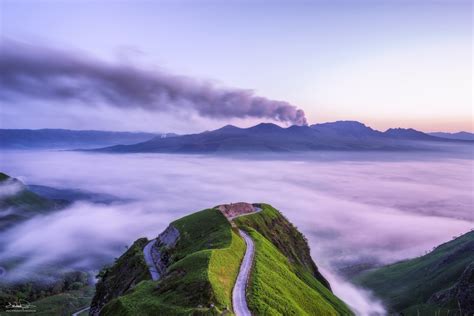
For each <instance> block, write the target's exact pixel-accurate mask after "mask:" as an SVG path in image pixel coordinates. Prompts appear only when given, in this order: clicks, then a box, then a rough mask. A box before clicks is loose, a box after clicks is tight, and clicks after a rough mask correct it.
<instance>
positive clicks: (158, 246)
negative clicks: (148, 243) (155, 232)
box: [151, 225, 179, 276]
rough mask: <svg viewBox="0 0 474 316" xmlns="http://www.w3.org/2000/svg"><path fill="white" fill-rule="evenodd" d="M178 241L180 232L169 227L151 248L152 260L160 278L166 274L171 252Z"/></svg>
mask: <svg viewBox="0 0 474 316" xmlns="http://www.w3.org/2000/svg"><path fill="white" fill-rule="evenodd" d="M178 239H179V231H178V230H177V229H176V228H175V227H174V226H173V225H169V226H168V227H167V228H166V229H165V230H164V231H163V232H162V233H161V234H160V235H159V236H158V237H157V238H156V242H155V243H154V244H153V246H152V247H151V258H152V260H153V263H154V264H155V267H156V271H157V272H158V273H159V275H160V276H162V275H164V274H165V272H166V269H167V268H168V266H169V264H170V256H169V250H170V249H172V248H173V247H174V246H175V245H176V243H177V242H178Z"/></svg>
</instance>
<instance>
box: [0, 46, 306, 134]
mask: <svg viewBox="0 0 474 316" xmlns="http://www.w3.org/2000/svg"><path fill="white" fill-rule="evenodd" d="M0 51H1V54H0V85H1V86H2V89H1V90H0V99H3V100H4V101H5V100H8V101H9V102H6V103H7V104H13V103H17V104H20V103H21V102H15V101H21V100H23V101H24V100H25V99H35V100H45V101H52V102H54V103H56V104H58V106H65V105H64V104H66V103H68V102H69V103H70V101H73V102H74V103H79V104H85V105H90V106H92V105H102V104H105V105H108V106H113V107H117V108H124V109H130V108H140V109H144V110H148V111H158V112H177V111H182V110H185V111H186V110H193V111H195V112H196V113H198V115H200V116H202V117H209V118H216V119H233V118H259V119H272V120H275V121H280V122H285V123H290V124H296V125H303V124H307V122H306V118H305V114H304V111H303V110H301V109H298V108H297V107H296V106H294V105H291V104H289V103H288V102H285V101H274V100H269V99H267V98H265V97H261V96H257V95H255V94H254V92H253V91H251V90H242V89H228V88H221V87H218V86H216V85H213V84H211V83H208V82H203V81H198V80H195V79H191V78H187V77H183V76H176V75H171V74H168V73H165V72H163V71H159V70H153V71H152V70H148V69H141V68H138V67H136V66H132V65H129V64H112V63H107V62H103V61H101V60H98V59H94V58H90V57H86V56H83V55H80V54H77V53H71V52H68V51H61V50H57V49H51V48H46V47H39V46H31V45H25V44H19V43H17V42H13V41H7V40H3V41H2V44H1V46H0Z"/></svg>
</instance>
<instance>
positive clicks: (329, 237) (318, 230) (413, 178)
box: [0, 151, 474, 315]
mask: <svg viewBox="0 0 474 316" xmlns="http://www.w3.org/2000/svg"><path fill="white" fill-rule="evenodd" d="M282 158H284V159H282ZM2 166H3V168H5V170H4V171H5V172H7V173H9V174H11V175H12V176H15V177H19V178H20V179H21V180H23V181H25V182H27V183H37V184H43V185H49V186H53V187H69V188H80V189H84V190H89V191H95V192H101V193H108V194H113V195H116V196H120V197H122V198H131V199H133V200H134V201H133V202H130V203H127V204H123V205H109V206H104V205H91V204H87V203H79V204H75V205H73V206H72V207H70V208H68V209H66V210H64V211H61V212H58V213H55V214H51V215H47V216H45V217H37V218H35V219H32V220H30V221H28V222H25V223H23V224H21V225H19V226H17V227H14V228H13V229H11V230H9V231H6V232H3V233H0V261H2V260H5V259H7V258H12V257H24V258H26V260H25V261H24V262H23V264H22V265H21V266H20V267H19V269H17V270H16V271H7V275H9V274H10V275H11V274H18V275H21V274H24V273H26V272H28V271H29V272H32V273H34V271H35V267H37V266H38V265H42V264H50V263H54V262H63V265H64V267H65V268H87V267H89V268H97V267H98V266H100V265H101V264H102V263H104V262H106V261H109V262H110V261H111V260H112V258H113V257H116V256H118V255H120V254H121V253H122V252H123V250H124V247H125V246H126V245H130V243H131V242H133V241H134V240H135V239H137V238H139V237H142V236H147V237H154V236H156V235H157V234H159V233H160V232H161V231H162V230H163V229H164V228H165V227H166V225H167V224H168V223H169V222H170V221H171V220H173V219H176V218H179V217H181V216H183V215H185V214H189V213H192V212H194V211H197V210H200V209H204V208H207V207H209V206H213V205H217V204H220V203H228V202H233V201H250V202H268V203H271V204H273V205H274V206H275V207H277V208H278V209H280V210H281V211H282V212H284V214H285V216H287V217H288V218H289V219H290V220H291V221H292V222H294V223H295V224H296V225H297V226H298V227H299V229H300V230H301V231H303V232H304V234H305V235H306V236H307V237H308V240H309V242H310V246H311V250H312V254H313V258H314V259H315V262H316V263H317V264H318V265H319V266H320V267H322V268H323V269H324V270H323V271H326V273H325V275H327V276H328V277H329V278H330V280H331V281H332V282H333V283H334V284H333V288H334V290H335V293H336V294H337V295H339V296H340V297H342V298H343V299H344V300H347V301H348V302H350V305H351V307H352V308H353V309H354V310H357V311H358V312H359V314H360V315H370V314H374V313H375V314H377V313H380V311H381V309H382V307H381V305H380V304H379V303H377V300H375V299H374V298H372V297H371V296H370V295H369V294H367V293H366V292H364V291H360V290H358V289H356V288H354V287H353V286H352V285H350V284H349V283H347V282H345V281H343V280H341V278H340V277H338V276H337V275H336V273H335V272H334V270H335V269H337V268H339V267H344V266H346V265H349V264H353V263H357V262H361V261H363V262H366V261H367V260H370V261H371V262H380V263H389V262H393V261H396V260H399V259H403V258H407V257H414V256H418V255H421V254H423V253H424V252H425V251H428V250H430V249H431V248H432V247H434V246H436V245H438V244H440V243H442V242H445V241H447V240H450V239H451V238H452V237H453V236H456V235H459V234H461V233H464V232H466V231H468V230H470V229H471V228H472V227H473V226H474V215H473V214H472V209H473V206H474V201H473V197H472V190H473V178H472V172H471V171H472V167H473V162H472V160H471V159H453V158H445V157H439V156H428V155H426V154H425V155H424V156H423V159H422V160H418V158H416V157H414V155H413V154H394V153H389V154H387V155H384V154H381V153H370V154H351V153H347V154H344V155H342V156H341V155H340V154H337V153H319V154H315V155H314V156H308V155H307V156H305V158H304V159H301V157H300V158H298V157H296V158H295V157H283V156H279V157H278V159H275V157H273V158H269V159H258V160H253V159H224V158H218V157H200V156H184V155H183V156H181V155H155V154H140V155H105V154H85V153H75V152H26V151H24V152H5V153H4V154H3V155H2ZM46 245H47V246H46Z"/></svg>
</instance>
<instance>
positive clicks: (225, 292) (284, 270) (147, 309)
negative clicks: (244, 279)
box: [91, 205, 352, 315]
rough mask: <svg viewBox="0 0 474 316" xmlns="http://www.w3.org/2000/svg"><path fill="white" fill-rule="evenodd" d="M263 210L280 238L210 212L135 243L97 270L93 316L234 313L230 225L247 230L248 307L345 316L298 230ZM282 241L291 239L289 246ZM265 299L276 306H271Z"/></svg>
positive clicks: (237, 245)
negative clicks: (250, 260)
mask: <svg viewBox="0 0 474 316" xmlns="http://www.w3.org/2000/svg"><path fill="white" fill-rule="evenodd" d="M262 208H263V210H262V211H261V212H259V213H258V215H259V216H258V219H262V220H263V221H267V220H268V221H269V222H274V223H277V224H278V225H280V226H279V231H280V232H281V234H283V235H284V236H281V238H275V237H274V236H273V237H274V238H273V240H271V239H267V238H266V237H264V236H269V238H271V236H270V235H268V230H269V228H268V227H265V225H264V224H262V223H261V222H260V220H258V222H259V225H260V224H261V225H260V226H259V227H255V228H251V224H250V223H249V222H247V221H248V220H250V219H252V217H253V216H255V215H246V216H245V219H246V221H243V218H244V217H240V218H237V219H235V220H234V222H235V223H234V222H233V221H232V218H230V217H229V218H227V217H226V216H225V215H224V214H223V213H222V212H221V211H220V210H219V208H218V207H216V208H212V209H207V210H203V211H200V212H197V213H194V214H191V215H189V216H186V217H184V218H181V219H179V220H177V221H174V222H172V223H171V224H170V225H169V227H168V228H167V229H166V230H165V231H164V232H163V233H162V234H160V235H159V236H158V238H157V239H156V240H152V241H148V240H146V239H139V240H138V241H136V242H135V243H134V245H133V246H132V247H131V248H130V249H129V250H127V251H126V252H125V253H124V254H123V255H122V256H121V257H120V258H118V259H117V261H116V262H115V264H114V265H112V266H111V267H108V268H106V269H104V270H103V271H102V272H101V274H100V281H99V282H98V284H97V292H96V295H95V297H94V299H93V303H92V305H91V315H137V313H139V314H140V315H221V314H223V313H224V314H232V313H233V312H232V311H233V305H232V304H233V303H232V302H233V301H232V294H233V288H234V283H235V281H236V279H237V275H238V274H239V269H240V264H241V262H242V259H243V257H244V253H245V252H246V243H245V242H244V240H243V238H242V236H241V235H240V234H239V231H238V229H237V227H236V225H237V226H239V227H241V228H242V229H245V230H248V231H249V233H250V234H251V236H252V239H253V240H254V242H255V245H256V255H255V264H254V265H253V268H252V273H251V275H252V277H251V281H250V282H249V287H248V288H247V301H248V304H249V307H250V308H251V309H252V310H254V311H255V312H259V311H261V310H262V309H263V310H266V311H268V312H270V311H271V310H275V311H277V310H279V311H280V312H281V313H283V314H285V313H286V312H292V313H296V314H298V315H305V314H306V315H314V312H315V311H320V312H323V313H324V315H351V314H352V313H351V312H350V310H349V309H348V308H347V307H346V305H345V304H344V303H342V302H341V301H340V300H339V299H338V298H336V297H335V296H334V295H333V294H332V293H331V291H330V289H329V284H328V283H327V281H326V280H325V279H324V277H322V276H321V275H320V274H319V272H318V270H317V267H316V265H315V264H314V262H313V261H312V260H311V257H310V256H309V248H308V246H307V243H306V241H305V239H304V237H303V236H302V235H301V233H299V232H298V231H297V230H296V228H295V227H294V226H292V225H291V224H290V223H289V222H288V221H287V220H286V219H284V217H283V216H281V214H280V213H279V212H278V211H276V210H275V209H273V208H272V207H271V206H269V205H262ZM267 217H268V218H267ZM239 219H242V221H239ZM244 223H247V224H244ZM284 241H289V245H288V247H284V246H283V245H282V243H283V242H284ZM274 243H275V244H274ZM268 256H270V258H271V262H269V261H268V258H269V257H268ZM150 258H152V259H150ZM150 260H152V262H151V264H150ZM150 267H152V268H151V269H149V268H150ZM275 267H278V269H279V270H278V271H276V270H275V269H274V268H275ZM149 270H152V271H153V279H154V280H152V274H151V273H149V272H150V271H149ZM265 270H266V271H267V272H268V273H269V274H268V275H266V274H265ZM276 272H279V273H278V275H275V273H276ZM273 276H275V277H276V278H275V279H274V280H273V279H269V277H273ZM269 291H270V292H271V293H268V292H269ZM289 298H291V299H289ZM269 299H271V300H274V304H275V303H277V302H280V304H278V305H279V306H276V307H275V306H270V305H269V304H268V300H269ZM283 301H285V303H282V302H283Z"/></svg>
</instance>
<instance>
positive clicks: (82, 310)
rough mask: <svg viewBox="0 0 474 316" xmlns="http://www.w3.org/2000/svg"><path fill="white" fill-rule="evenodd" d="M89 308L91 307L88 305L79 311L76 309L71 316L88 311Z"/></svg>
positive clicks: (77, 315)
mask: <svg viewBox="0 0 474 316" xmlns="http://www.w3.org/2000/svg"><path fill="white" fill-rule="evenodd" d="M89 309H91V308H90V307H86V308H83V309H81V310H80V311H77V312H75V313H74V314H72V316H79V315H81V314H82V313H83V312H85V311H88V310H89Z"/></svg>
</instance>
